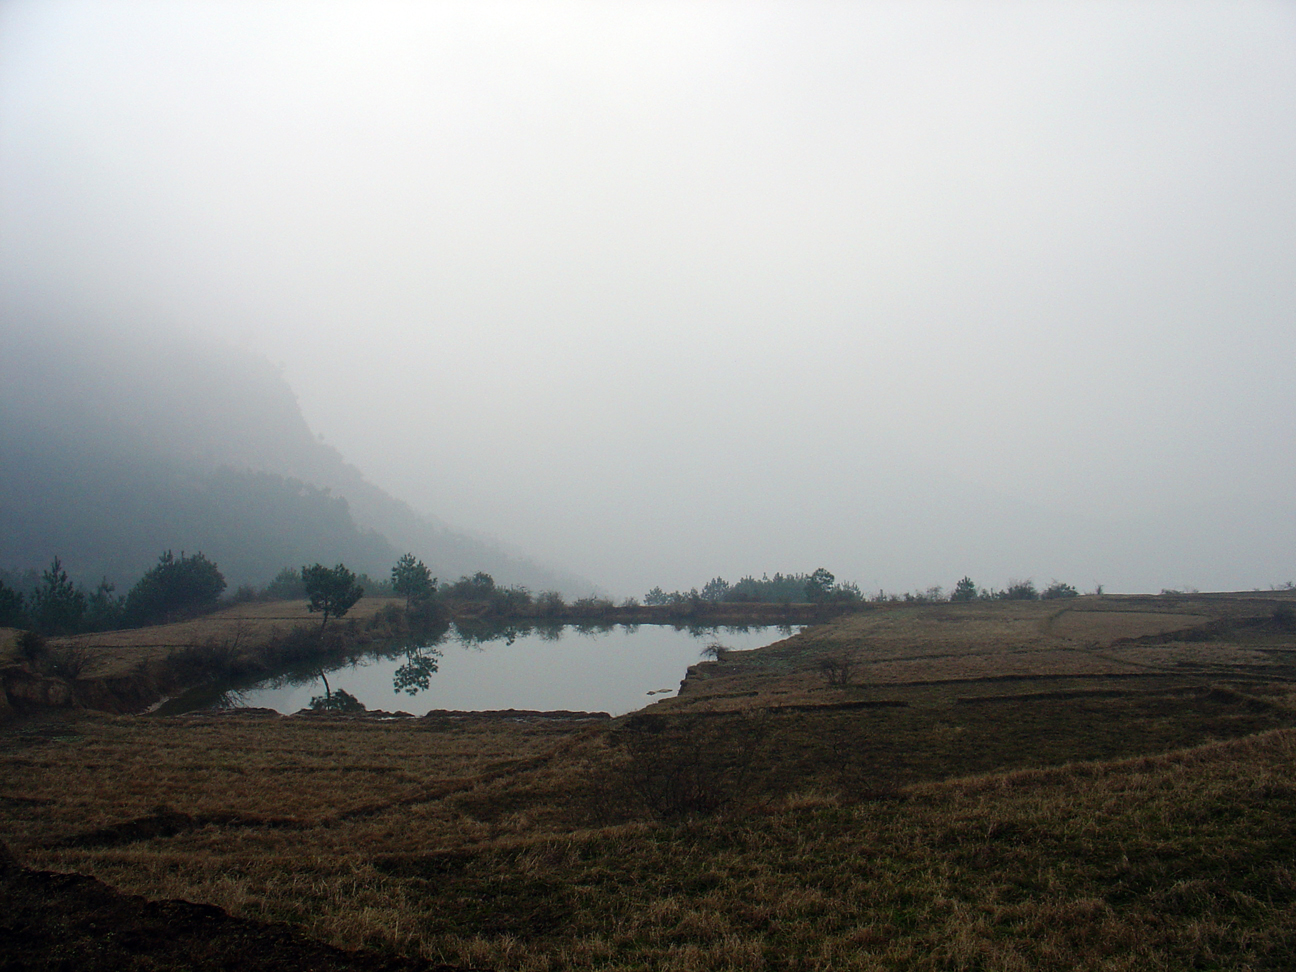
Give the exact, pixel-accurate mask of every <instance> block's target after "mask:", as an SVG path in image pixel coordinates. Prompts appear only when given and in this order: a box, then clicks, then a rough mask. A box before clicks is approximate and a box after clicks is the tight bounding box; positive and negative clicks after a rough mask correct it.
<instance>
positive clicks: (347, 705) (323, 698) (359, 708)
mask: <svg viewBox="0 0 1296 972" xmlns="http://www.w3.org/2000/svg"><path fill="white" fill-rule="evenodd" d="M310 707H311V710H312V711H314V712H364V711H366V710H365V704H364V703H363V702H361V701H360V700H359V699H357V698H356V697H355V696H354V695H352V694H351V693H350V692H348V691H347V690H346V689H338V690H337V691H336V692H329V693H328V694H326V695H316V696H314V697H312V698H311V700H310Z"/></svg>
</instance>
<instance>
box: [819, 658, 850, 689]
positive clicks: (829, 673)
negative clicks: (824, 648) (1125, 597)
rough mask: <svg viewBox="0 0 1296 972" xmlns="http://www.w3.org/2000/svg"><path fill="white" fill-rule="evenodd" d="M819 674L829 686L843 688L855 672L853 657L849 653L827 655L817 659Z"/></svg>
mask: <svg viewBox="0 0 1296 972" xmlns="http://www.w3.org/2000/svg"><path fill="white" fill-rule="evenodd" d="M819 674H821V675H823V677H824V678H825V679H827V681H828V685H829V687H830V688H845V687H846V686H848V685H850V681H851V677H852V676H853V675H854V674H855V659H854V658H852V657H851V656H850V655H828V656H826V657H824V658H821V659H819Z"/></svg>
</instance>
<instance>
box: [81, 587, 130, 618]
mask: <svg viewBox="0 0 1296 972" xmlns="http://www.w3.org/2000/svg"><path fill="white" fill-rule="evenodd" d="M116 589H117V588H116V587H114V586H113V585H112V584H110V583H108V578H107V577H105V578H104V579H103V580H101V581H100V582H99V586H98V587H96V588H95V592H94V593H93V594H91V595H90V596H89V598H87V599H86V616H85V629H86V630H87V631H111V630H113V629H114V628H120V627H121V626H122V623H123V620H124V618H125V613H126V599H125V598H124V597H120V596H114V594H113V592H114V591H115V590H116Z"/></svg>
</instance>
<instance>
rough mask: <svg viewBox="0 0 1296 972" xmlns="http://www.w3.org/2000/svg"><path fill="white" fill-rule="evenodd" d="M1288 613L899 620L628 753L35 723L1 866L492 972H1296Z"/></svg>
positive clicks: (451, 730) (714, 686)
mask: <svg viewBox="0 0 1296 972" xmlns="http://www.w3.org/2000/svg"><path fill="white" fill-rule="evenodd" d="M1282 598H1283V595H1278V594H1275V595H1272V596H1270V595H1259V594H1257V595H1249V596H1232V597H1224V596H1193V597H1187V596H1185V597H1181V598H1173V597H1154V598H1114V597H1104V598H1081V599H1077V600H1073V601H1067V602H1031V603H1012V602H996V603H989V604H972V605H966V606H960V605H933V606H899V607H893V608H886V609H878V610H872V611H868V612H864V613H861V614H857V615H852V616H850V617H846V618H842V619H839V620H838V621H836V622H833V623H831V624H828V625H824V626H820V627H817V628H812V629H808V630H806V631H805V632H803V633H801V634H800V635H797V636H795V637H793V638H791V639H788V640H787V641H784V642H781V643H779V644H777V645H774V646H771V647H769V648H766V649H761V650H759V651H754V652H734V653H727V654H722V657H721V658H720V659H719V660H718V661H715V662H707V663H704V664H701V665H699V666H697V667H696V668H695V669H694V670H693V671H692V673H691V674H690V678H689V681H688V685H687V687H686V689H685V690H684V691H683V692H682V693H681V695H680V696H679V697H678V698H674V699H668V700H664V701H662V702H658V703H656V704H655V705H653V706H650V707H649V708H648V709H646V710H643V711H641V712H640V713H637V714H634V715H631V716H628V717H625V718H623V719H619V720H614V721H612V722H611V723H607V722H603V723H591V722H580V721H565V720H559V719H538V718H502V717H498V716H491V715H487V714H463V715H458V716H449V715H444V714H443V715H438V716H434V717H428V718H421V719H392V720H376V719H364V718H348V717H340V716H328V717H321V716H309V717H308V716H298V717H292V718H280V717H277V716H272V715H267V714H264V713H261V714H258V713H244V714H226V715H210V714H209V715H191V716H185V717H171V718H159V717H151V716H133V717H126V716H107V715H96V714H91V713H79V714H77V715H75V716H73V717H67V718H59V719H52V718H51V719H45V720H28V721H26V722H21V723H18V724H15V725H13V726H11V727H9V728H8V729H5V730H0V733H2V734H0V836H2V837H3V840H4V841H5V842H6V843H7V844H8V845H9V846H10V848H11V849H12V851H13V852H14V853H15V855H16V856H17V857H18V858H19V860H21V861H22V862H23V863H24V864H26V865H29V866H34V867H39V868H43V869H48V870H54V871H66V872H76V873H80V874H88V875H93V876H95V877H97V878H99V879H101V880H103V881H104V882H106V883H107V884H109V885H111V886H112V887H115V888H119V889H121V890H124V891H128V892H131V893H135V894H142V895H145V896H147V897H149V898H154V899H164V898H182V899H186V900H189V901H195V902H203V903H209V904H214V905H217V906H219V907H221V908H223V909H226V910H228V911H229V912H230V913H231V914H234V915H237V916H242V917H246V918H256V919H265V920H271V921H281V922H286V923H288V924H290V925H292V926H293V927H294V928H296V929H298V930H300V931H302V932H304V933H306V934H308V935H310V936H312V937H315V938H318V939H321V940H324V941H327V942H330V943H333V944H336V945H340V946H344V947H350V948H354V947H360V946H369V947H372V948H375V949H378V950H383V951H387V952H395V953H400V954H404V955H410V956H424V957H427V958H429V959H432V960H435V961H443V962H448V963H452V964H456V965H462V966H470V965H471V966H478V967H490V968H498V969H526V970H531V969H537V970H538V969H567V968H597V969H616V970H620V969H643V968H662V969H739V968H741V969H753V968H756V969H759V968H777V969H1005V970H1012V969H1023V970H1025V969H1095V970H1097V969H1104V970H1120V969H1182V968H1203V969H1206V968H1218V969H1288V968H1293V967H1296V630H1293V629H1292V627H1291V626H1290V624H1289V621H1288V616H1287V615H1285V614H1284V613H1283V612H1284V605H1290V604H1291V603H1292V601H1291V600H1290V599H1288V600H1285V601H1284V600H1283V599H1282ZM243 623H244V624H246V623H247V621H246V620H245V621H244V622H243ZM208 636H209V637H219V633H217V634H216V635H208ZM120 647H122V648H129V647H131V646H129V645H122V646H120ZM825 658H829V659H835V660H839V661H840V660H843V659H845V660H847V661H848V662H849V665H850V666H851V667H852V668H851V671H850V679H849V684H846V685H829V684H828V683H827V680H826V678H825V675H824V673H823V671H822V669H821V664H822V662H823V660H824V659H825Z"/></svg>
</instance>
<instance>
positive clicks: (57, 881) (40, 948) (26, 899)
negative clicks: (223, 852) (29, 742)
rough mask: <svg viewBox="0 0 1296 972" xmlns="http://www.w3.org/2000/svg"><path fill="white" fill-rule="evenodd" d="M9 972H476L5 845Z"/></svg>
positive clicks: (3, 963) (1, 896)
mask: <svg viewBox="0 0 1296 972" xmlns="http://www.w3.org/2000/svg"><path fill="white" fill-rule="evenodd" d="M0 969H2V970H6V972H7V970H11V969H12V970H18V969H22V970H41V972H45V970H56V969H57V970H60V972H62V970H67V972H73V970H75V972H100V970H102V972H127V970H132V972H133V970H138V972H144V970H150V972H151V970H154V969H158V970H161V969H186V970H190V972H200V970H208V969H211V970H222V972H224V970H227V969H248V970H253V972H257V970H265V972H272V970H273V972H308V970H309V972H335V970H336V972H342V970H347V972H466V970H462V969H458V968H456V967H454V966H449V965H437V964H434V963H431V962H426V961H423V960H420V959H410V958H399V957H395V956H388V955H381V954H379V953H376V952H346V951H343V950H341V949H338V948H333V947H332V946H329V945H325V944H323V943H322V942H317V941H312V940H311V939H308V938H304V937H302V936H300V935H297V934H295V933H294V932H293V931H292V930H291V929H289V928H287V927H286V926H283V925H270V924H266V923H264V922H257V921H247V920H244V919H240V918H234V917H231V916H230V915H228V914H226V913H225V912H224V911H222V910H221V909H220V908H214V907H212V906H210V905H197V904H190V903H189V902H187V901H148V900H146V899H144V898H140V897H137V896H135V895H127V894H121V893H119V892H117V891H114V890H112V889H111V888H109V887H108V886H107V885H105V884H103V883H101V882H99V881H96V880H95V879H94V878H89V877H82V876H80V875H76V874H54V873H51V872H49V871H32V870H28V869H26V868H23V867H20V866H19V865H18V864H17V863H16V862H15V861H14V859H13V858H12V857H11V856H10V855H9V852H8V850H7V849H5V848H4V846H3V845H0Z"/></svg>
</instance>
